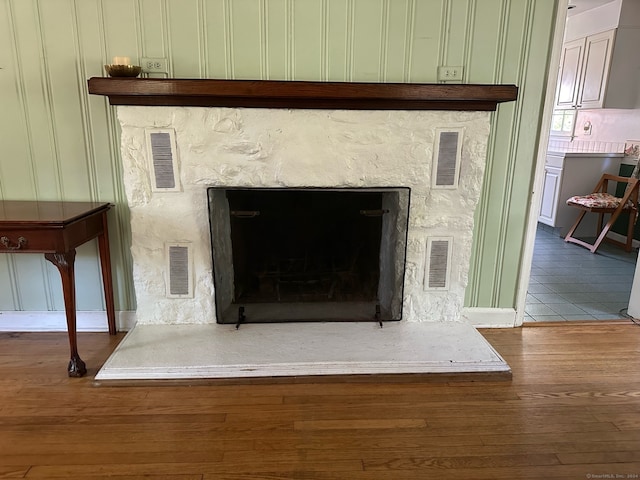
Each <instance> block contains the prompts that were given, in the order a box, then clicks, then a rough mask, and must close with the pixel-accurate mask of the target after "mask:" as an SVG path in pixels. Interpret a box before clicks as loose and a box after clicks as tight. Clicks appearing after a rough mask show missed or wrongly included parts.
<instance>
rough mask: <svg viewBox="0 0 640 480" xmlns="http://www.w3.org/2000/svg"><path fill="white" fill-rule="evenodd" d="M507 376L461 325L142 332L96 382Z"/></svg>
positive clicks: (147, 328)
mask: <svg viewBox="0 0 640 480" xmlns="http://www.w3.org/2000/svg"><path fill="white" fill-rule="evenodd" d="M403 373H412V374H415V373H419V374H431V373H434V374H460V373H504V374H509V373H510V369H509V366H508V365H507V364H506V362H505V361H504V360H503V359H502V357H501V356H500V355H499V354H498V353H497V352H496V351H495V350H494V349H493V348H492V347H491V345H490V344H489V343H488V342H487V341H486V340H485V339H484V337H482V335H480V333H478V332H477V330H476V329H475V328H473V327H472V326H470V325H466V324H463V323H442V322H438V323H432V322H419V323H417V322H389V323H386V324H385V325H384V328H380V327H379V326H378V325H377V324H375V323H361V322H357V323H356V322H353V323H352V322H350V323H334V322H314V323H298V324H290V323H276V324H247V325H242V326H241V327H240V329H239V330H236V329H235V327H234V326H233V325H215V324H211V325H138V326H137V327H135V328H134V329H133V330H132V331H131V332H130V333H129V334H128V335H127V337H126V338H125V339H124V340H123V341H122V342H121V343H120V345H119V346H118V347H117V349H116V351H115V353H114V354H113V355H112V356H111V358H109V360H107V362H106V363H105V365H104V366H103V368H102V369H101V370H100V372H98V375H97V376H96V380H177V379H198V378H234V377H277V376H300V375H358V374H403Z"/></svg>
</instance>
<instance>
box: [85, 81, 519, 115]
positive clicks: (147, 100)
mask: <svg viewBox="0 0 640 480" xmlns="http://www.w3.org/2000/svg"><path fill="white" fill-rule="evenodd" d="M89 93H91V94H94V95H106V96H108V97H109V103H111V104H112V105H147V106H197V107H259V108H327V109H350V110H484V111H487V110H495V109H496V107H497V104H498V103H501V102H510V101H513V100H515V99H516V98H517V96H518V87H516V86H515V85H467V84H456V85H449V84H440V83H439V84H428V83H343V82H299V81H273V80H210V79H174V78H170V79H162V78H107V77H93V78H90V79H89Z"/></svg>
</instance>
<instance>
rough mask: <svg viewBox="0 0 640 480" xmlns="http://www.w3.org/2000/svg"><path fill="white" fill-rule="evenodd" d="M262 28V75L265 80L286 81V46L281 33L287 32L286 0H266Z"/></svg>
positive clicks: (284, 36)
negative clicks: (263, 63) (263, 60)
mask: <svg viewBox="0 0 640 480" xmlns="http://www.w3.org/2000/svg"><path fill="white" fill-rule="evenodd" d="M264 19H265V20H264V23H265V25H264V27H263V30H262V35H263V37H264V42H265V44H264V45H263V52H262V54H263V55H264V59H265V65H264V67H263V68H264V74H265V78H266V79H270V80H286V79H287V71H288V70H287V69H288V61H289V60H288V55H287V44H288V40H287V37H286V35H284V34H283V32H286V31H287V0H266V1H265V2H264Z"/></svg>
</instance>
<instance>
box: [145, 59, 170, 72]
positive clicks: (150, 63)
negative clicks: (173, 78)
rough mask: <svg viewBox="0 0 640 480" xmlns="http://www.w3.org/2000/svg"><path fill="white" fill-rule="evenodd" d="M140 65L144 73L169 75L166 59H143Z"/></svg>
mask: <svg viewBox="0 0 640 480" xmlns="http://www.w3.org/2000/svg"><path fill="white" fill-rule="evenodd" d="M140 63H141V67H142V71H143V72H144V73H169V72H168V70H167V59H166V58H149V57H143V58H142V60H141V61H140Z"/></svg>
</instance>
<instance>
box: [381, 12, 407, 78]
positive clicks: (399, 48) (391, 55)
mask: <svg viewBox="0 0 640 480" xmlns="http://www.w3.org/2000/svg"><path fill="white" fill-rule="evenodd" d="M411 1H412V0H392V1H388V2H387V5H386V6H387V16H386V31H387V34H386V36H387V38H386V41H385V63H384V68H385V71H384V81H386V82H404V81H406V78H407V73H406V72H407V71H408V69H409V67H408V63H409V62H408V58H409V57H408V55H407V50H408V43H407V35H406V33H405V32H406V27H407V18H408V17H409V13H408V10H409V4H410V2H411Z"/></svg>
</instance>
